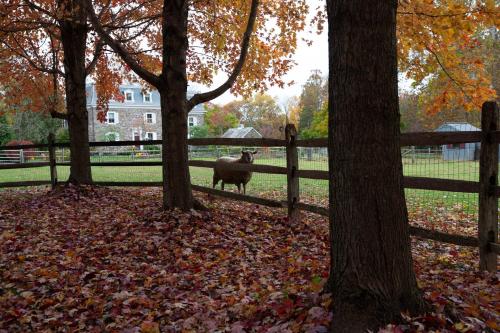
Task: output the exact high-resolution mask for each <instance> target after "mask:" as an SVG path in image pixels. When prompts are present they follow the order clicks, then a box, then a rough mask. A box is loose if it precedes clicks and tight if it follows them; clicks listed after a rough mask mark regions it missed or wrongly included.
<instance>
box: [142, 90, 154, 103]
mask: <svg viewBox="0 0 500 333" xmlns="http://www.w3.org/2000/svg"><path fill="white" fill-rule="evenodd" d="M142 98H143V102H144V103H152V102H153V96H152V94H151V93H150V92H148V93H144V94H143V95H142Z"/></svg>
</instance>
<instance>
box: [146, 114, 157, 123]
mask: <svg viewBox="0 0 500 333" xmlns="http://www.w3.org/2000/svg"><path fill="white" fill-rule="evenodd" d="M148 114H150V115H151V122H148ZM144 123H145V124H156V113H154V112H146V113H145V114H144Z"/></svg>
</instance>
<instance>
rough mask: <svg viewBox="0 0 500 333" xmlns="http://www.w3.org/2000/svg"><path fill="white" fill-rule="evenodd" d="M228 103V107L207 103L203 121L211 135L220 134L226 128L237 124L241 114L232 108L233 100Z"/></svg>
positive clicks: (217, 135)
mask: <svg viewBox="0 0 500 333" xmlns="http://www.w3.org/2000/svg"><path fill="white" fill-rule="evenodd" d="M228 104H229V103H228ZM230 104H231V105H229V107H226V106H222V107H220V106H218V105H207V106H206V107H205V109H206V111H207V113H205V122H206V123H207V127H208V130H209V134H211V135H212V136H216V137H219V136H222V134H224V132H226V131H227V130H228V129H230V128H233V127H236V126H238V124H239V122H240V117H241V115H240V114H239V111H238V110H237V109H236V110H233V108H232V105H233V104H234V102H231V103H230Z"/></svg>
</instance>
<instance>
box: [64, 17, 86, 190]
mask: <svg viewBox="0 0 500 333" xmlns="http://www.w3.org/2000/svg"><path fill="white" fill-rule="evenodd" d="M77 18H79V19H77ZM81 22H83V23H81ZM85 22H86V16H85V12H84V10H83V9H80V8H77V9H74V20H63V21H61V22H60V27H61V28H60V30H61V41H62V44H63V49H64V70H65V73H66V77H65V82H66V108H67V113H68V129H69V138H70V149H71V162H70V176H69V179H68V181H69V182H71V183H74V184H91V183H92V175H91V168H90V148H89V133H88V131H89V128H88V113H87V103H86V92H85V78H86V69H85V50H86V46H87V44H86V43H87V25H86V24H85Z"/></svg>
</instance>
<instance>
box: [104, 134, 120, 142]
mask: <svg viewBox="0 0 500 333" xmlns="http://www.w3.org/2000/svg"><path fill="white" fill-rule="evenodd" d="M118 140H120V135H119V134H118V133H116V132H108V133H106V134H104V141H107V142H111V141H118Z"/></svg>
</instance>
